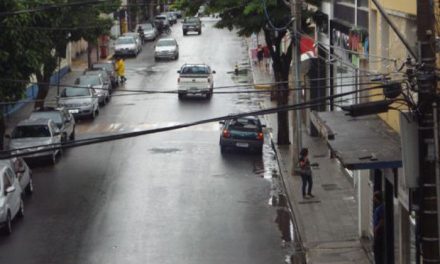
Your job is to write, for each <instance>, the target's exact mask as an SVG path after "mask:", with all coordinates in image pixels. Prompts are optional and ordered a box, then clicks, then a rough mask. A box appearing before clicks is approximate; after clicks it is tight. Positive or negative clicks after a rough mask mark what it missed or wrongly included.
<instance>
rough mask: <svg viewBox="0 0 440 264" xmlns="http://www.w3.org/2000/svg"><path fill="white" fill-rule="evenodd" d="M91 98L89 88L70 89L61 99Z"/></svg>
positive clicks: (66, 90)
mask: <svg viewBox="0 0 440 264" xmlns="http://www.w3.org/2000/svg"><path fill="white" fill-rule="evenodd" d="M75 96H90V89H89V88H81V87H68V88H66V89H64V90H63V92H62V93H61V97H75Z"/></svg>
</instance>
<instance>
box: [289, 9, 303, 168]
mask: <svg viewBox="0 0 440 264" xmlns="http://www.w3.org/2000/svg"><path fill="white" fill-rule="evenodd" d="M301 6H302V0H290V9H291V12H292V17H293V19H294V20H293V23H292V35H291V38H292V41H293V44H294V45H292V49H293V50H292V61H293V63H292V73H293V77H294V78H295V82H294V84H295V85H294V86H293V88H294V95H293V98H294V102H295V104H299V103H301V96H302V94H301V92H302V91H301V89H299V88H300V87H301V81H300V80H301V77H300V70H301V68H300V65H301V54H300V43H301V36H300V32H301ZM293 121H294V122H292V124H293V141H294V142H296V143H295V144H293V149H294V152H293V153H294V155H293V159H294V160H293V164H296V163H297V162H298V158H299V152H300V150H301V148H302V135H301V110H296V111H295V120H293Z"/></svg>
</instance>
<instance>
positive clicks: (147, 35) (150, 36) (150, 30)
mask: <svg viewBox="0 0 440 264" xmlns="http://www.w3.org/2000/svg"><path fill="white" fill-rule="evenodd" d="M139 27H141V28H142V30H143V31H144V40H147V41H151V40H155V39H156V38H157V34H158V33H157V29H156V27H155V26H154V24H153V23H143V24H139V25H138V26H137V27H136V28H138V29H139Z"/></svg>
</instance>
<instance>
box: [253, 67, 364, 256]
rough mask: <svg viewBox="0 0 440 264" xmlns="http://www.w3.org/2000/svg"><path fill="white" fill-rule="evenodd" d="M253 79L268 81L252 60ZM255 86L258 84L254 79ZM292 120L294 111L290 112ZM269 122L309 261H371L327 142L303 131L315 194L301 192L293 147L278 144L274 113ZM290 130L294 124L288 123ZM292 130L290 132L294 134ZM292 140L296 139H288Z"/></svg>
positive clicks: (350, 189) (349, 188)
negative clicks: (313, 166) (306, 196)
mask: <svg viewBox="0 0 440 264" xmlns="http://www.w3.org/2000/svg"><path fill="white" fill-rule="evenodd" d="M252 73H253V79H254V83H268V82H270V81H272V80H273V79H272V77H271V78H267V76H268V75H270V73H269V72H268V70H267V69H266V68H265V67H261V66H260V67H259V66H258V65H255V64H252ZM256 86H257V85H256ZM262 107H263V108H269V107H276V102H272V101H270V100H268V99H267V100H264V101H263V103H262ZM289 115H290V119H289V120H293V112H290V113H289ZM265 118H266V122H267V124H268V125H269V127H270V128H271V132H270V135H271V139H272V143H273V144H272V145H273V146H274V148H275V152H276V154H277V159H278V163H279V165H280V172H281V176H282V179H283V181H284V185H285V188H286V192H287V193H286V195H287V196H288V198H289V201H290V204H291V210H292V211H293V217H294V221H295V222H296V225H297V227H298V229H299V234H297V237H298V238H299V239H300V240H301V242H302V245H303V249H304V251H305V257H306V260H307V263H339V264H341V263H357V264H362V263H365V264H367V263H372V260H371V258H369V254H367V252H366V250H365V249H364V247H363V245H362V244H361V241H360V240H359V237H358V212H357V210H358V206H357V200H356V197H355V195H356V192H355V189H354V188H355V187H354V185H353V184H352V182H351V180H350V176H348V175H346V174H345V173H344V171H343V170H342V169H341V166H340V165H339V163H338V161H337V160H335V159H332V158H330V155H329V150H328V147H327V145H326V143H325V141H324V140H323V139H321V138H317V137H311V136H309V135H308V134H307V133H306V131H302V139H303V144H304V146H306V147H308V148H309V157H310V161H311V162H312V163H314V162H317V163H319V168H316V169H313V181H314V182H313V191H312V193H313V194H314V195H315V198H313V199H306V200H304V199H303V198H302V193H301V184H302V183H301V177H299V176H293V169H294V166H295V163H296V161H293V155H292V154H293V147H292V145H289V146H278V145H277V144H276V135H277V116H276V115H266V116H265ZM291 130H292V128H291ZM292 134H293V133H292V131H291V132H290V135H292ZM290 141H291V142H295V140H292V139H291V140H290Z"/></svg>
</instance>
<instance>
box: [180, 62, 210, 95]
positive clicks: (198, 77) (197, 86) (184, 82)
mask: <svg viewBox="0 0 440 264" xmlns="http://www.w3.org/2000/svg"><path fill="white" fill-rule="evenodd" d="M177 73H179V78H178V79H177V83H178V86H177V87H178V88H177V89H178V95H179V99H183V98H184V97H186V96H187V95H202V96H206V98H207V99H211V97H212V93H213V90H214V76H213V74H215V71H213V70H211V67H209V66H208V65H206V64H184V65H183V66H182V67H181V68H180V70H179V71H177Z"/></svg>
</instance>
